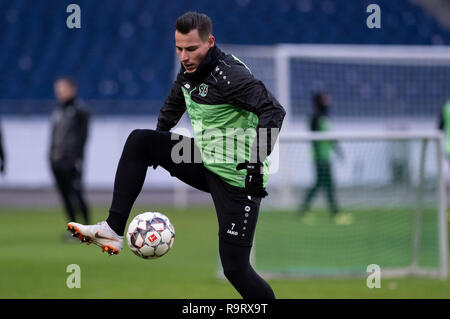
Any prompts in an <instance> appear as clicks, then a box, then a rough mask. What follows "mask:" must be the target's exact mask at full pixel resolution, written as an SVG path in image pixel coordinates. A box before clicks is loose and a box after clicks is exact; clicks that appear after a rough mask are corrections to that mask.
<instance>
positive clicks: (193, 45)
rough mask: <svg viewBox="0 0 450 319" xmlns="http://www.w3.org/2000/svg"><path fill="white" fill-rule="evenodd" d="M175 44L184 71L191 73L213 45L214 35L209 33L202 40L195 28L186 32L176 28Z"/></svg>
mask: <svg viewBox="0 0 450 319" xmlns="http://www.w3.org/2000/svg"><path fill="white" fill-rule="evenodd" d="M175 46H176V50H177V55H178V58H179V59H180V62H181V64H182V65H183V67H184V68H185V69H186V72H188V73H193V72H195V71H196V70H197V68H198V66H199V65H200V63H201V62H202V61H203V60H204V59H205V57H206V54H207V53H208V50H209V49H210V48H211V47H213V46H214V37H213V36H212V35H211V36H209V38H208V39H207V40H206V41H204V40H202V39H201V38H200V36H199V34H198V30H197V29H193V30H191V31H189V33H187V34H183V33H181V32H178V30H176V31H175Z"/></svg>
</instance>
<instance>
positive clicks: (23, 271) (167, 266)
mask: <svg viewBox="0 0 450 319" xmlns="http://www.w3.org/2000/svg"><path fill="white" fill-rule="evenodd" d="M148 210H150V209H145V208H142V207H136V208H135V209H134V210H133V212H132V216H135V215H137V214H138V213H141V212H144V211H148ZM151 210H153V211H161V212H163V213H164V214H166V215H167V216H168V217H169V218H170V219H171V221H172V222H173V224H174V226H175V230H176V238H175V243H174V246H173V248H172V250H171V251H170V252H169V253H168V254H167V255H166V256H164V257H162V258H160V259H156V260H144V259H140V258H138V257H137V256H135V255H134V254H133V253H132V252H131V251H130V250H129V248H128V247H127V246H126V244H125V247H124V249H123V250H122V252H121V253H120V254H119V255H118V256H107V255H106V254H105V253H101V249H100V248H99V247H97V246H95V245H91V246H86V245H85V244H81V243H78V242H75V241H74V242H73V243H63V241H62V239H61V237H62V234H63V233H64V232H65V225H66V223H65V218H64V216H63V214H62V213H61V212H60V211H59V210H58V209H54V208H52V209H48V210H46V209H33V210H30V209H27V210H25V209H22V210H20V209H6V208H0V247H1V248H0V298H63V299H64V298H138V299H141V298H143V299H166V298H175V299H179V298H190V299H196V298H214V299H216V298H219V299H220V298H240V296H239V295H238V294H237V293H236V292H235V290H234V288H233V287H232V286H231V285H230V284H229V283H228V282H227V281H226V280H221V279H218V278H217V276H216V274H217V265H218V252H217V221H216V216H215V212H214V210H213V208H209V209H208V208H195V207H190V208H188V209H174V208H170V207H152V209H151ZM106 214H107V213H106V209H105V208H96V209H94V211H93V221H94V222H98V221H101V220H104V219H105V218H106ZM283 216H287V217H284V218H285V219H286V220H280V218H279V217H278V216H277V215H276V214H274V213H271V212H264V211H262V212H261V215H260V221H259V225H258V228H257V233H256V236H257V238H258V240H259V241H258V243H259V245H260V246H257V247H256V259H257V261H258V260H259V261H260V262H261V266H262V267H269V268H270V267H272V268H273V267H276V263H274V262H273V261H274V260H275V261H276V260H277V259H278V260H281V259H282V258H286V260H283V263H285V264H287V265H289V263H295V259H296V258H311V267H315V266H317V265H316V264H315V262H319V261H320V258H321V257H320V256H321V253H322V254H327V253H333V251H335V250H336V249H333V245H336V240H334V241H333V236H335V235H336V233H334V230H335V231H336V232H339V231H341V230H340V228H336V227H335V226H332V225H328V224H326V222H322V223H320V224H318V225H302V224H301V223H294V222H293V220H294V219H295V218H294V214H291V215H289V214H284V215H283ZM289 216H290V217H289ZM356 217H357V220H358V218H359V219H361V218H360V217H358V216H356ZM318 218H319V220H320V218H323V219H324V220H325V219H326V218H327V217H326V213H325V212H319V213H318ZM384 218H389V216H384ZM397 218H398V217H397ZM130 220H131V218H130ZM130 220H129V221H130ZM277 221H278V222H277ZM371 222H376V220H375V221H373V220H372V221H371ZM379 222H381V220H380V221H379ZM274 225H275V226H274ZM279 225H281V226H279ZM425 225H426V223H425ZM277 226H279V227H281V230H283V231H285V232H284V235H280V236H286V238H284V239H283V238H282V237H280V238H281V239H280V240H282V241H286V242H288V241H292V238H293V237H295V236H292V234H297V236H299V238H296V240H303V242H304V243H305V245H309V246H311V249H310V250H309V253H308V254H309V255H308V254H306V255H304V256H301V255H300V256H299V255H298V254H296V250H295V246H294V245H292V246H283V247H282V248H277V247H279V246H277V245H275V244H274V241H275V240H277V239H274V238H270V235H271V234H274V233H275V232H274V230H273V229H272V228H273V227H277ZM333 227H334V228H333ZM359 229H360V230H359V231H361V232H362V233H364V234H367V236H372V235H371V233H370V225H368V224H367V225H365V224H364V223H363V224H362V226H361V227H360V228H359ZM323 231H328V232H329V235H330V236H331V237H330V238H331V240H332V241H331V242H330V249H329V251H322V252H321V251H317V247H314V243H315V242H316V243H320V237H319V235H320V232H323ZM400 231H402V230H400ZM403 231H404V230H403ZM289 232H291V235H290V236H289V235H288V233H289ZM392 232H394V233H395V229H394V230H392V229H387V230H386V233H383V234H374V236H381V237H383V240H386V241H387V242H389V241H392V240H395V238H392V237H391V238H385V237H386V236H387V235H386V234H388V233H392ZM356 235H357V234H355V236H356ZM391 236H393V237H395V236H394V235H391ZM322 237H323V236H322ZM260 238H266V239H267V240H268V242H267V245H268V246H270V245H272V246H270V247H272V248H270V247H269V249H267V250H265V251H263V252H261V245H265V244H264V241H263V240H262V241H261V240H260ZM335 238H337V237H335ZM305 241H306V242H305ZM333 243H334V244H333ZM370 243H371V244H372V245H376V243H377V242H372V241H370ZM344 244H345V243H344ZM347 244H348V245H356V243H352V242H348V243H347ZM258 249H259V250H258ZM277 249H279V251H277ZM393 249H394V250H393V251H392V252H391V254H393V256H396V255H397V254H398V251H396V250H395V245H394V248H393ZM261 253H263V254H265V255H267V254H273V258H266V259H264V258H263V259H261ZM338 253H339V251H338V252H335V254H336V256H337V255H338ZM283 254H284V255H283ZM286 254H287V255H291V257H286V256H285V255H286ZM283 256H284V257H283ZM314 256H316V258H313V257H314ZM388 256H389V255H388ZM429 258H430V260H433V258H434V257H433V256H430V257H429ZM394 259H395V258H394ZM271 260H272V261H271ZM346 260H348V258H344V259H342V260H338V262H341V263H345V262H346ZM390 260H392V259H390ZM386 262H387V261H386ZM394 262H402V261H401V258H400V257H399V258H398V260H394ZM425 262H426V261H425ZM70 264H77V265H79V266H80V268H81V288H72V289H70V288H68V287H67V285H66V280H67V278H68V276H69V275H70V273H68V272H66V269H67V266H68V265H70ZM268 281H269V283H270V284H271V286H272V287H273V289H274V291H275V294H276V296H277V297H278V298H295V299H308V298H450V280H448V279H447V280H440V279H431V278H409V277H408V278H401V279H396V278H390V279H383V278H382V279H381V288H372V289H369V288H367V286H366V279H365V278H354V279H343V278H341V279H324V278H323V279H299V280H281V279H276V280H275V279H269V280H268Z"/></svg>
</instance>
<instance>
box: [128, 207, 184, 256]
mask: <svg viewBox="0 0 450 319" xmlns="http://www.w3.org/2000/svg"><path fill="white" fill-rule="evenodd" d="M174 239H175V228H174V227H173V225H172V223H171V222H170V220H169V218H167V216H166V215H164V214H161V213H159V212H146V213H142V214H139V215H137V216H136V217H134V218H133V220H132V221H131V223H130V225H129V226H128V231H127V241H128V246H129V247H130V249H131V250H132V251H133V253H135V254H136V255H137V256H139V257H142V258H145V259H153V258H158V257H161V256H163V255H165V254H166V253H167V252H168V251H169V250H170V248H171V247H172V245H173V241H174Z"/></svg>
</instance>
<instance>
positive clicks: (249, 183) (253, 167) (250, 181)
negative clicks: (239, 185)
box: [236, 161, 268, 198]
mask: <svg viewBox="0 0 450 319" xmlns="http://www.w3.org/2000/svg"><path fill="white" fill-rule="evenodd" d="M236 169H237V170H241V169H246V170H247V176H246V177H245V189H246V190H247V192H248V194H249V195H251V196H255V197H260V198H263V197H266V196H267V195H268V194H267V192H266V190H265V189H264V186H263V185H264V184H263V177H264V173H263V164H262V163H260V162H258V163H249V162H248V161H245V163H240V164H238V165H237V166H236Z"/></svg>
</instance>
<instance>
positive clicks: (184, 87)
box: [157, 46, 286, 187]
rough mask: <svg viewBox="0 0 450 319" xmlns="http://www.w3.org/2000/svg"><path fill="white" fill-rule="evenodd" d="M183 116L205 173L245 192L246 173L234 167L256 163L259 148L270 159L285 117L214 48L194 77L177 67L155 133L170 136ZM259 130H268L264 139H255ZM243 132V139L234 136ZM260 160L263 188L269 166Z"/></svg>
mask: <svg viewBox="0 0 450 319" xmlns="http://www.w3.org/2000/svg"><path fill="white" fill-rule="evenodd" d="M186 110H187V111H188V114H189V118H190V120H191V124H192V128H193V132H194V141H195V143H196V145H197V146H198V147H199V149H200V151H201V154H202V161H203V163H204V165H205V167H206V168H207V169H209V170H210V171H212V172H214V173H216V174H217V175H219V176H220V177H221V178H222V179H223V180H225V181H226V182H227V183H229V184H231V185H234V186H238V187H244V185H245V176H246V172H245V170H241V171H237V170H236V165H237V164H238V163H240V162H243V161H244V160H251V161H253V160H255V159H256V157H255V156H256V154H258V153H257V152H258V150H259V148H261V147H265V148H266V149H267V151H266V154H267V155H269V154H270V152H271V151H272V150H273V147H274V145H273V144H274V142H273V141H275V139H276V136H273V135H278V133H277V132H279V130H280V129H281V125H282V122H283V119H284V116H285V114H286V113H285V110H284V109H283V107H282V106H281V105H280V103H279V102H278V101H277V100H276V99H275V98H274V97H273V96H272V94H271V93H270V92H269V91H268V90H267V89H266V87H265V85H264V84H263V83H262V82H261V81H259V80H257V79H256V78H255V77H254V76H253V75H252V73H251V71H250V69H249V68H248V67H247V66H246V65H245V64H244V63H243V62H242V61H240V60H239V59H238V58H237V57H235V56H233V55H231V54H225V53H224V52H222V51H221V50H220V49H219V48H218V47H217V46H214V47H212V48H211V49H210V50H209V51H208V54H207V56H206V58H205V59H204V61H203V62H202V63H201V64H200V65H199V67H198V68H197V70H196V71H195V72H194V73H187V72H186V71H185V69H184V68H183V66H181V70H180V72H179V73H178V76H177V79H176V80H175V82H174V84H173V86H172V89H171V92H170V94H169V96H168V97H167V99H166V101H165V103H164V105H163V107H162V108H161V111H160V114H159V117H158V124H157V130H161V131H169V130H170V129H171V128H172V127H174V126H175V125H176V124H177V123H178V121H179V120H180V118H181V116H182V115H183V113H184V112H185V111H186ZM260 128H265V129H268V130H267V132H268V133H269V134H268V138H267V139H262V138H260V137H261V136H260V133H259V132H260V131H259V129H260ZM271 129H278V131H271ZM242 131H243V132H244V133H245V134H236V132H242ZM271 132H274V133H273V134H272V135H270V133H271ZM241 137H243V138H241ZM255 140H256V141H260V142H259V143H254V141H255ZM263 140H264V145H263V142H262V141H263ZM260 160H262V161H263V162H264V186H266V185H267V179H268V172H269V169H268V167H269V166H268V165H269V162H268V159H267V158H263V159H261V158H260Z"/></svg>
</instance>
